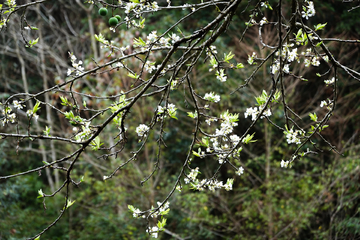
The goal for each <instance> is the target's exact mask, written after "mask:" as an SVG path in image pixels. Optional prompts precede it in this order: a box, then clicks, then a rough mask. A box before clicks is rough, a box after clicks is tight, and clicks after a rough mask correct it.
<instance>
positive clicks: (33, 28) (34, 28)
mask: <svg viewBox="0 0 360 240" xmlns="http://www.w3.org/2000/svg"><path fill="white" fill-rule="evenodd" d="M30 28H31V29H32V30H39V29H38V28H37V27H30Z"/></svg>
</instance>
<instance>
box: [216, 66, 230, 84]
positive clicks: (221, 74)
mask: <svg viewBox="0 0 360 240" xmlns="http://www.w3.org/2000/svg"><path fill="white" fill-rule="evenodd" d="M216 78H217V79H218V80H220V82H226V79H227V76H226V74H225V73H224V69H220V72H219V71H216Z"/></svg>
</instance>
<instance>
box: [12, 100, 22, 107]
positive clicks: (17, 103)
mask: <svg viewBox="0 0 360 240" xmlns="http://www.w3.org/2000/svg"><path fill="white" fill-rule="evenodd" d="M13 104H14V107H15V108H16V109H23V108H24V106H23V105H21V104H20V103H19V102H18V101H17V100H14V101H13Z"/></svg>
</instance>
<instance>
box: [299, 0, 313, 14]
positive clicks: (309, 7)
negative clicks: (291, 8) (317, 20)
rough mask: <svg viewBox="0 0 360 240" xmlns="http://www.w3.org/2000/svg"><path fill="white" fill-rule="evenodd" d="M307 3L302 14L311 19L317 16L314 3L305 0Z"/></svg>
mask: <svg viewBox="0 0 360 240" xmlns="http://www.w3.org/2000/svg"><path fill="white" fill-rule="evenodd" d="M305 3H307V4H308V5H307V6H304V7H303V9H304V10H303V11H302V12H301V16H302V17H303V18H305V19H309V17H313V16H315V8H314V3H313V2H312V1H308V0H305Z"/></svg>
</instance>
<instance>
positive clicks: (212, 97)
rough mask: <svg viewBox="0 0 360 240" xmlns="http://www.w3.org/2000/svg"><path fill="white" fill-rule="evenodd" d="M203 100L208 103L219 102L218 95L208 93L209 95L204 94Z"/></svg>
mask: <svg viewBox="0 0 360 240" xmlns="http://www.w3.org/2000/svg"><path fill="white" fill-rule="evenodd" d="M204 99H206V100H208V101H210V102H215V103H217V102H219V101H220V95H217V94H215V93H213V92H210V93H206V94H205V96H204Z"/></svg>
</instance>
